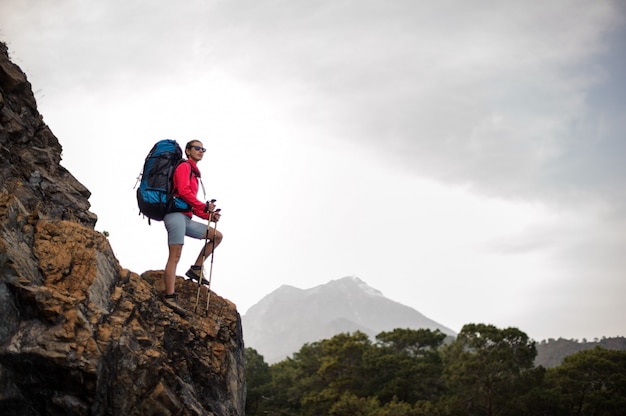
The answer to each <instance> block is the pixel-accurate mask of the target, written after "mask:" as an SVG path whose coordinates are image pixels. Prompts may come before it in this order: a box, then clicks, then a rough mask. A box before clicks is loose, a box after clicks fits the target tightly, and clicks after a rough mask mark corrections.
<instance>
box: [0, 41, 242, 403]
mask: <svg viewBox="0 0 626 416" xmlns="http://www.w3.org/2000/svg"><path fill="white" fill-rule="evenodd" d="M60 160H61V145H60V144H59V141H58V140H57V138H56V137H55V136H54V135H53V134H52V132H51V131H50V129H49V128H48V127H47V126H46V125H45V123H44V122H43V120H42V117H41V116H40V115H39V113H38V111H37V105H36V102H35V98H34V96H33V93H32V89H31V86H30V84H29V82H28V81H27V79H26V76H25V75H24V74H23V72H22V71H21V70H20V69H19V67H17V66H16V65H14V64H13V63H12V62H10V60H9V57H8V53H7V48H6V46H5V45H4V44H2V43H0V317H1V322H0V414H2V415H215V416H226V415H243V414H244V404H245V381H244V356H243V354H244V348H243V338H242V333H241V319H240V316H239V314H238V312H237V310H236V307H235V305H234V304H233V303H232V302H229V301H228V300H226V299H223V298H221V297H219V296H218V295H216V294H214V293H212V294H211V302H210V308H209V313H208V316H207V317H205V316H204V313H199V314H194V313H190V314H188V315H187V317H186V318H181V317H179V316H178V315H176V314H174V313H173V312H172V311H171V310H170V309H168V308H167V307H166V306H165V305H163V304H162V303H161V302H160V301H159V299H158V294H159V293H160V292H161V291H162V290H163V272H162V271H149V272H146V273H144V274H143V275H141V276H140V275H138V274H137V273H133V272H130V271H128V270H125V269H123V268H122V267H121V266H120V265H119V263H118V261H117V259H116V258H115V256H114V254H113V250H112V249H111V247H110V245H109V242H108V240H107V239H106V237H105V236H104V235H102V234H100V233H98V232H96V231H95V230H94V225H95V223H96V220H97V217H96V216H95V215H94V214H93V213H91V212H90V211H89V207H90V205H89V202H88V198H89V196H90V192H89V191H88V190H87V189H86V188H85V187H84V186H83V185H81V184H80V183H79V182H78V181H77V180H76V179H75V178H74V177H73V176H72V175H71V174H70V173H69V172H68V171H67V170H66V169H64V168H63V167H62V166H61V165H60ZM177 292H178V293H179V296H180V298H181V306H183V307H185V308H187V309H188V310H189V311H190V312H193V309H194V307H193V306H194V304H195V299H196V292H197V286H196V285H195V284H192V283H191V282H189V281H184V280H179V281H178V282H177ZM201 293H202V295H201V299H200V304H201V305H205V304H206V289H203V290H202V292H201ZM201 309H203V306H202V308H201Z"/></svg>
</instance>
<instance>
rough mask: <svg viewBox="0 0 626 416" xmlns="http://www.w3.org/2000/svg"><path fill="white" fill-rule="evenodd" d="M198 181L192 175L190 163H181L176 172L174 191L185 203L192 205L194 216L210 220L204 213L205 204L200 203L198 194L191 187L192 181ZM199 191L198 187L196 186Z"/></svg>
mask: <svg viewBox="0 0 626 416" xmlns="http://www.w3.org/2000/svg"><path fill="white" fill-rule="evenodd" d="M193 180H197V179H196V178H195V176H193V175H192V174H191V165H190V164H189V163H181V164H180V165H178V167H177V168H176V170H175V171H174V177H173V182H174V189H176V194H177V195H178V196H179V197H180V198H182V199H183V200H184V201H185V202H187V203H188V204H189V205H191V208H192V211H193V213H194V214H196V215H197V216H199V217H201V218H205V216H206V218H205V219H207V218H208V215H205V213H204V207H205V203H204V202H202V201H200V200H199V199H198V198H197V196H196V193H195V192H194V191H193V189H192V187H191V181H193ZM196 190H197V186H196Z"/></svg>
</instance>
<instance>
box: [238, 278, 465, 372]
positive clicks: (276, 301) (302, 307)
mask: <svg viewBox="0 0 626 416" xmlns="http://www.w3.org/2000/svg"><path fill="white" fill-rule="evenodd" d="M242 320H243V325H244V327H245V328H246V330H245V332H244V338H245V343H246V345H248V346H251V347H252V348H255V349H256V350H257V351H258V352H259V353H260V354H261V355H263V356H264V358H265V360H266V362H268V363H274V362H277V361H280V360H282V359H285V358H287V357H288V356H289V355H291V354H293V353H295V352H297V351H298V350H299V349H300V348H301V347H302V345H304V344H305V343H307V342H314V341H319V340H321V339H328V338H331V337H332V336H334V335H336V334H338V333H341V332H354V331H357V330H358V331H362V332H364V333H366V334H368V335H369V336H370V337H372V338H373V337H375V336H376V335H378V334H379V333H380V332H383V331H391V330H393V329H395V328H414V329H419V328H427V329H433V330H435V329H439V330H441V331H442V332H444V333H446V334H449V335H454V331H452V330H450V329H449V328H447V327H445V326H443V325H441V324H439V323H437V322H435V321H433V320H431V319H429V318H427V317H426V316H424V315H422V314H421V313H420V312H418V311H416V310H415V309H413V308H410V307H408V306H405V305H402V304H400V303H398V302H395V301H393V300H391V299H388V298H386V297H385V296H383V294H382V292H380V291H379V290H376V289H374V288H372V287H371V286H369V285H368V284H367V283H365V282H364V281H363V280H361V279H360V278H358V277H356V276H346V277H343V278H340V279H335V280H331V281H329V282H328V283H325V284H322V285H319V286H315V287H313V288H311V289H298V288H295V287H293V286H289V285H282V286H280V287H279V288H278V289H276V290H275V291H273V292H272V293H270V294H269V295H267V296H265V297H264V298H263V299H261V300H260V301H259V302H258V303H257V304H255V305H253V306H252V307H251V308H250V309H248V312H247V313H246V314H245V315H244V316H243V317H242Z"/></svg>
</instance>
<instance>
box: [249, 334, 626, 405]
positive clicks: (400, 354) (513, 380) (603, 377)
mask: <svg viewBox="0 0 626 416" xmlns="http://www.w3.org/2000/svg"><path fill="white" fill-rule="evenodd" d="M536 355H537V348H536V343H535V341H533V340H531V339H529V337H528V336H527V335H526V334H525V333H524V332H523V331H520V330H519V329H517V328H504V329H500V328H497V327H495V326H493V325H488V324H466V325H465V326H464V327H463V328H462V329H461V331H460V333H459V334H458V336H457V337H456V338H455V339H454V340H452V341H449V340H446V335H445V334H443V333H441V332H440V331H438V330H436V331H431V330H428V329H418V330H414V329H394V330H393V331H389V332H381V333H380V334H378V335H377V336H376V339H375V340H374V341H372V340H371V339H370V338H369V337H368V336H367V335H366V334H364V333H362V332H358V331H357V332H354V333H343V334H338V335H336V336H334V337H332V338H331V339H325V340H321V341H317V342H313V343H308V344H305V345H304V346H303V347H302V348H301V349H300V351H298V352H297V353H295V354H293V356H292V357H290V358H287V359H285V360H283V361H280V362H278V363H275V364H272V365H268V364H267V363H265V361H264V359H263V357H262V356H261V355H260V354H258V352H257V351H256V350H254V349H252V348H247V349H246V383H247V401H246V415H248V416H260V415H280V416H322V415H329V416H423V415H429V416H448V415H486V416H492V415H507V416H517V415H520V416H521V415H528V416H530V415H533V416H543V415H545V416H548V415H550V416H559V415H568V416H569V415H595V416H612V415H623V414H624V409H626V351H616V350H609V349H605V348H601V347H596V348H594V349H591V350H586V351H580V352H577V353H575V354H572V355H570V356H567V357H566V358H565V359H564V360H563V362H562V363H561V364H560V365H558V366H556V367H553V368H544V367H543V366H536V365H535V364H534V360H535V357H536Z"/></svg>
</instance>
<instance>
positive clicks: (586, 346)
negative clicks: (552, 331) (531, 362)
mask: <svg viewBox="0 0 626 416" xmlns="http://www.w3.org/2000/svg"><path fill="white" fill-rule="evenodd" d="M595 347H602V348H605V349H607V350H621V351H626V338H624V337H613V338H606V337H604V338H602V339H601V340H597V339H596V340H595V341H593V342H588V341H587V340H583V341H582V342H578V340H573V339H572V340H569V339H563V338H559V339H557V340H555V339H549V340H548V341H545V340H544V341H541V342H538V343H537V358H536V359H535V365H536V366H540V365H542V366H544V367H546V368H551V367H557V366H559V365H561V363H562V362H563V359H564V358H565V357H567V356H568V355H572V354H576V353H577V352H579V351H584V350H590V349H593V348H595Z"/></svg>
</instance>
